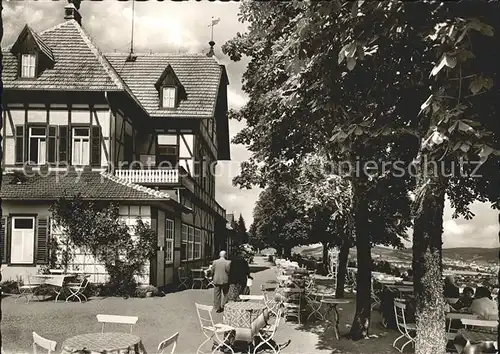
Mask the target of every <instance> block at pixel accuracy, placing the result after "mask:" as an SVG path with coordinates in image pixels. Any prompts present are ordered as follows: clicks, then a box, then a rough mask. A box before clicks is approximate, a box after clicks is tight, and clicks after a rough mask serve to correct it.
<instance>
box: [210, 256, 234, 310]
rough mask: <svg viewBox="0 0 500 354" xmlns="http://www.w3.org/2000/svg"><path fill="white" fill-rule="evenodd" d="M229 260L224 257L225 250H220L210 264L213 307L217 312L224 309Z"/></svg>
mask: <svg viewBox="0 0 500 354" xmlns="http://www.w3.org/2000/svg"><path fill="white" fill-rule="evenodd" d="M230 266H231V262H230V261H228V260H227V259H226V251H220V253H219V259H217V260H215V261H214V262H213V264H212V273H213V284H214V309H215V311H217V312H222V311H224V305H225V304H226V302H227V292H228V290H229V268H230Z"/></svg>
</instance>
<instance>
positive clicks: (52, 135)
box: [47, 125, 57, 163]
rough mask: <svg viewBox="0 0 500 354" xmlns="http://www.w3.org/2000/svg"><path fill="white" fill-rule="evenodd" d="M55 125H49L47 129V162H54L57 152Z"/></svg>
mask: <svg viewBox="0 0 500 354" xmlns="http://www.w3.org/2000/svg"><path fill="white" fill-rule="evenodd" d="M56 131H57V127H55V126H52V125H51V126H49V131H48V144H47V150H48V153H47V162H49V163H55V162H56V152H57V147H56V138H57V136H56V135H57V134H56Z"/></svg>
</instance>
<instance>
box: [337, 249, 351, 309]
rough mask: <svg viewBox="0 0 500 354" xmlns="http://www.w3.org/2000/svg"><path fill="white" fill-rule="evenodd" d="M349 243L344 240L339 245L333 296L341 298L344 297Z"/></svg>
mask: <svg viewBox="0 0 500 354" xmlns="http://www.w3.org/2000/svg"><path fill="white" fill-rule="evenodd" d="M350 248H351V245H350V244H349V243H348V242H347V241H344V242H343V243H342V245H341V246H340V253H339V264H338V267H339V269H338V270H337V289H335V297H336V298H337V299H342V298H343V297H344V287H345V279H346V276H347V261H348V259H349V250H350Z"/></svg>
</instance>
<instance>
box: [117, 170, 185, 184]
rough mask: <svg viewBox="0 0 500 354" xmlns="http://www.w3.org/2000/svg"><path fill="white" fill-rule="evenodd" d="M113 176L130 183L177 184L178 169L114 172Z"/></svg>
mask: <svg viewBox="0 0 500 354" xmlns="http://www.w3.org/2000/svg"><path fill="white" fill-rule="evenodd" d="M115 176H116V177H119V178H123V179H126V180H127V181H129V182H132V183H139V184H141V183H154V184H156V183H158V184H164V183H179V170H178V169H142V170H128V169H126V170H115Z"/></svg>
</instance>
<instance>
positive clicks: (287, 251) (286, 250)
mask: <svg viewBox="0 0 500 354" xmlns="http://www.w3.org/2000/svg"><path fill="white" fill-rule="evenodd" d="M283 252H284V256H285V258H286V259H290V258H291V257H292V247H289V246H285V247H284V250H283Z"/></svg>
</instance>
